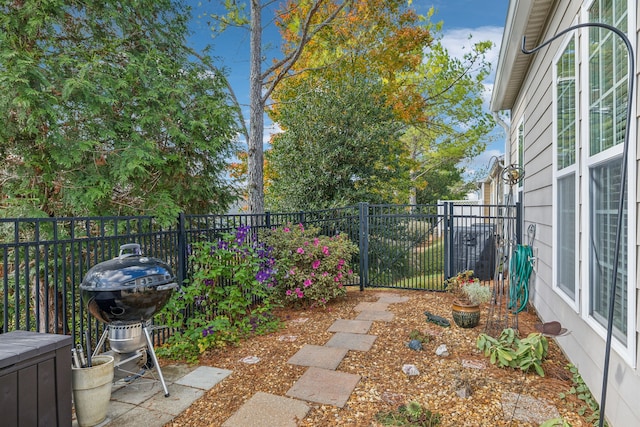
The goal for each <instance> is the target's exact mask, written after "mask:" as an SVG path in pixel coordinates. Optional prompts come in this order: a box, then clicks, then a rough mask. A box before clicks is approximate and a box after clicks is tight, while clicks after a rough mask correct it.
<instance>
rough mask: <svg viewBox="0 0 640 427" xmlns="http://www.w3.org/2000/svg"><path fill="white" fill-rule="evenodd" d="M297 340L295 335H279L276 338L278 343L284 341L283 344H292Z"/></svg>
mask: <svg viewBox="0 0 640 427" xmlns="http://www.w3.org/2000/svg"><path fill="white" fill-rule="evenodd" d="M297 339H298V337H297V336H295V335H280V336H279V337H278V341H285V342H293V341H295V340H297Z"/></svg>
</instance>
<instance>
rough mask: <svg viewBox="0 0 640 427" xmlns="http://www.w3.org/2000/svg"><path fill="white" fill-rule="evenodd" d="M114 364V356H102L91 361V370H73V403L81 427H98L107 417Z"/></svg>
mask: <svg viewBox="0 0 640 427" xmlns="http://www.w3.org/2000/svg"><path fill="white" fill-rule="evenodd" d="M113 362H114V360H113V356H107V355H100V356H95V357H93V358H92V359H91V365H92V366H91V367H90V368H72V369H71V385H72V388H73V402H74V406H75V408H76V418H77V420H78V425H79V426H80V427H90V426H95V425H98V424H100V423H101V422H102V421H104V419H105V418H106V417H107V408H108V407H109V400H111V383H112V381H113Z"/></svg>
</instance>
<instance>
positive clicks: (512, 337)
mask: <svg viewBox="0 0 640 427" xmlns="http://www.w3.org/2000/svg"><path fill="white" fill-rule="evenodd" d="M476 346H477V347H478V348H479V349H480V350H482V351H483V352H484V355H485V356H487V357H489V360H490V362H491V363H492V364H494V365H497V366H499V367H501V368H505V367H509V368H519V369H520V370H522V371H524V372H528V371H529V370H531V369H533V370H535V371H536V373H537V374H538V375H540V376H541V377H544V370H543V369H542V361H543V360H544V358H545V357H546V355H547V353H548V351H549V342H548V341H547V339H546V338H545V337H544V336H543V335H542V334H540V333H532V334H529V335H528V336H527V337H526V338H522V339H520V338H519V337H518V334H517V332H516V331H515V330H514V329H512V328H506V329H504V330H503V331H502V332H501V333H500V336H499V337H498V338H497V339H496V338H493V337H492V336H490V335H487V334H480V336H478V339H477V341H476Z"/></svg>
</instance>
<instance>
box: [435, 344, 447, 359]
mask: <svg viewBox="0 0 640 427" xmlns="http://www.w3.org/2000/svg"><path fill="white" fill-rule="evenodd" d="M448 355H449V350H447V345H446V344H440V345H439V346H438V348H437V349H436V356H440V357H447V356H448Z"/></svg>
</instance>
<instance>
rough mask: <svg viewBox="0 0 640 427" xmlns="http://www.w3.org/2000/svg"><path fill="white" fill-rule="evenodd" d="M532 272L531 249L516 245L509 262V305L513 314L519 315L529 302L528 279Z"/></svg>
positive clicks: (526, 246)
mask: <svg viewBox="0 0 640 427" xmlns="http://www.w3.org/2000/svg"><path fill="white" fill-rule="evenodd" d="M532 271H533V249H532V248H531V246H529V245H518V247H517V248H516V249H515V250H514V251H513V255H512V256H511V261H510V262H509V277H510V284H509V305H508V308H509V309H510V310H512V311H513V312H514V313H520V312H521V311H522V310H524V309H525V308H526V307H527V303H528V302H529V278H530V277H531V272H532Z"/></svg>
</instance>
